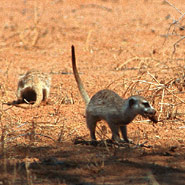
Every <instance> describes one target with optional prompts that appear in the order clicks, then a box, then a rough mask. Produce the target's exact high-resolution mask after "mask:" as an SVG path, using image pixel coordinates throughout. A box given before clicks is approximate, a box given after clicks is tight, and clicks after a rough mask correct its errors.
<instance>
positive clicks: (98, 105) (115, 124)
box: [71, 46, 157, 142]
mask: <svg viewBox="0 0 185 185" xmlns="http://www.w3.org/2000/svg"><path fill="white" fill-rule="evenodd" d="M71 51H72V67H73V73H74V77H75V80H76V82H77V86H78V89H79V91H80V94H81V96H82V98H83V100H84V102H85V105H86V110H85V113H86V123H87V127H88V129H89V131H90V136H91V140H92V141H96V136H95V129H96V124H97V122H98V121H100V120H105V121H106V122H107V123H108V125H109V127H110V129H111V132H112V140H114V141H116V142H120V141H122V140H121V139H120V135H119V130H121V134H122V137H123V139H124V141H125V142H129V140H128V137H127V125H128V124H129V123H130V122H132V120H133V119H134V118H135V117H136V116H137V115H142V116H144V117H148V118H149V119H150V120H151V121H153V122H155V123H156V122H157V118H156V117H155V114H156V110H155V109H154V108H153V107H152V106H151V105H150V104H149V102H148V101H147V100H146V99H145V98H144V97H142V96H130V97H129V98H128V99H123V98H121V97H120V96H119V95H118V94H117V93H115V92H114V91H112V90H108V89H104V90H100V91H98V92H97V93H96V94H95V95H94V96H92V98H91V99H90V98H89V95H88V94H87V92H86V90H85V88H84V86H83V83H82V81H81V79H80V76H79V73H78V70H77V67H76V57H75V48H74V46H72V48H71Z"/></svg>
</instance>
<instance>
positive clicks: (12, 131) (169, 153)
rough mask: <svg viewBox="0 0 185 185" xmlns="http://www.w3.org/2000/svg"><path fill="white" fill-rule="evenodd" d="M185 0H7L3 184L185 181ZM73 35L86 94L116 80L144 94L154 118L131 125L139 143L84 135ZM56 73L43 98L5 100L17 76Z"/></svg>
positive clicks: (0, 65) (1, 24)
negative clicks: (25, 102) (22, 104)
mask: <svg viewBox="0 0 185 185" xmlns="http://www.w3.org/2000/svg"><path fill="white" fill-rule="evenodd" d="M184 13H185V3H184V0H176V1H175V0H169V1H165V0H137V1H136V0H129V1H128V0H84V1H83V0H69V1H67V0H40V1H38V0H33V1H31V0H8V1H7V0H1V3H0V138H1V140H0V184H15V185H20V184H21V185H22V184H29V185H32V184H46V185H48V184H52V185H53V184H78V185H94V184H107V185H109V184H120V185H121V184H131V185H158V184H160V185H183V184H185V39H183V38H184V37H185V16H184ZM71 45H74V46H75V48H76V58H77V66H78V70H79V73H80V76H81V78H82V80H83V83H84V86H85V88H86V90H87V92H88V93H89V95H90V96H92V95H94V94H95V93H96V92H97V91H99V90H101V89H106V88H108V89H111V90H113V91H115V92H117V93H118V94H119V95H120V96H121V97H123V98H127V97H129V96H131V95H141V96H144V97H146V98H147V99H148V100H149V102H150V103H151V104H152V106H153V107H155V109H156V110H157V117H158V120H159V122H158V123H156V124H153V123H152V122H151V121H149V120H148V119H146V118H142V117H141V116H138V117H137V118H136V119H135V120H134V121H133V122H132V123H131V124H129V125H128V137H129V139H130V140H132V142H133V143H134V144H126V143H123V144H120V145H119V144H116V143H115V144H110V143H107V142H106V141H107V139H110V138H111V132H110V129H109V128H108V126H107V124H106V123H105V122H104V121H101V122H99V124H98V126H97V129H96V135H97V138H98V140H99V141H101V143H100V144H98V145H97V146H93V145H88V144H87V142H85V141H89V140H90V136H89V130H88V129H87V127H86V123H85V104H84V102H83V100H82V98H81V96H80V93H79V91H78V88H77V85H76V82H75V79H74V76H73V71H72V64H71ZM33 68H34V69H37V70H40V71H43V72H46V73H50V74H51V76H52V85H51V93H50V96H49V100H48V102H47V104H46V105H42V104H41V106H40V107H37V108H33V109H28V110H25V109H22V108H19V107H15V106H8V105H7V103H8V102H11V101H14V100H16V99H17V97H16V90H17V83H18V80H19V76H20V75H22V74H25V73H26V71H28V70H30V69H33Z"/></svg>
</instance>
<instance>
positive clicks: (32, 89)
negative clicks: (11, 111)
mask: <svg viewBox="0 0 185 185" xmlns="http://www.w3.org/2000/svg"><path fill="white" fill-rule="evenodd" d="M50 86H51V76H50V75H49V74H47V73H42V72H39V71H37V70H34V69H32V70H30V71H28V72H27V73H26V74H25V75H23V76H21V77H20V79H19V82H18V87H17V101H14V102H13V105H15V106H18V107H21V108H25V109H29V108H34V107H38V106H39V105H40V104H41V102H42V101H43V102H45V103H46V101H47V99H48V96H49V93H50ZM28 102H29V103H32V102H34V104H24V105H20V104H21V103H28Z"/></svg>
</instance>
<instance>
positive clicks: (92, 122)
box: [86, 113, 99, 141]
mask: <svg viewBox="0 0 185 185" xmlns="http://www.w3.org/2000/svg"><path fill="white" fill-rule="evenodd" d="M98 121H99V119H98V118H97V117H96V116H92V115H90V114H89V113H86V123H87V127H88V129H89V131H90V136H91V140H92V141H96V136H95V130H96V124H97V122H98Z"/></svg>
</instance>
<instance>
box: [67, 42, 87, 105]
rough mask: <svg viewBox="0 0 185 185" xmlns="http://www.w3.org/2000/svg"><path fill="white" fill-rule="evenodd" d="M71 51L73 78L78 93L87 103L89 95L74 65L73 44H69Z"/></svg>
mask: <svg viewBox="0 0 185 185" xmlns="http://www.w3.org/2000/svg"><path fill="white" fill-rule="evenodd" d="M71 52H72V66H73V73H74V77H75V80H76V82H77V85H78V89H79V91H80V94H81V96H82V98H83V100H84V102H85V104H86V105H87V104H88V103H89V101H90V98H89V95H88V94H87V92H86V90H85V88H84V86H83V83H82V80H81V78H80V76H79V73H78V70H77V67H76V57H75V47H74V46H73V45H72V46H71Z"/></svg>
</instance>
